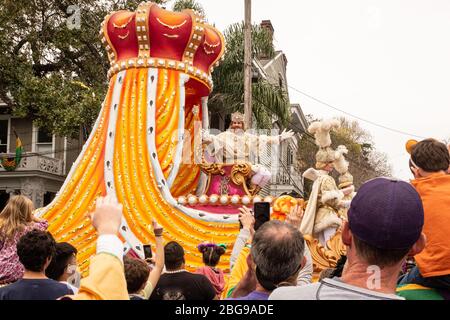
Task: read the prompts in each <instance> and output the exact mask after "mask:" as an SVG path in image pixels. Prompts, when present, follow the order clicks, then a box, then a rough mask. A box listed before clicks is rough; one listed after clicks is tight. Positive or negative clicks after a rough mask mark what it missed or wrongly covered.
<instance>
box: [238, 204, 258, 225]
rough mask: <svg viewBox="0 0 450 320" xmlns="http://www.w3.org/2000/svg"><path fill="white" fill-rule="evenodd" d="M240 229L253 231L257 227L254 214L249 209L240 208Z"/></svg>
mask: <svg viewBox="0 0 450 320" xmlns="http://www.w3.org/2000/svg"><path fill="white" fill-rule="evenodd" d="M239 212H240V213H239V227H240V229H242V228H246V229H249V230H251V229H252V228H253V226H254V225H255V218H254V217H253V212H252V210H251V209H249V208H247V207H242V208H239Z"/></svg>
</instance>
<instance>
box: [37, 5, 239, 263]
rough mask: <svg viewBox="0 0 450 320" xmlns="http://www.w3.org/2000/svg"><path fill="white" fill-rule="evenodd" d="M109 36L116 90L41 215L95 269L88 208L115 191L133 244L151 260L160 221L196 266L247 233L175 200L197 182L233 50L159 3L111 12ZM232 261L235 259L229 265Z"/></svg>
mask: <svg viewBox="0 0 450 320" xmlns="http://www.w3.org/2000/svg"><path fill="white" fill-rule="evenodd" d="M100 33H101V36H102V38H103V44H104V45H105V47H106V50H107V52H108V57H109V60H110V62H111V69H110V71H109V74H108V76H109V89H108V93H107V95H106V98H105V100H104V103H103V105H102V109H101V111H100V114H99V116H98V118H97V121H96V123H95V125H94V128H93V130H92V133H91V135H90V137H89V139H88V141H87V142H86V144H85V145H84V147H83V150H82V152H81V154H80V155H79V157H78V159H77V161H76V162H75V163H74V165H73V167H72V169H71V171H70V173H69V175H68V176H67V179H66V181H65V183H64V185H63V187H62V188H61V190H60V192H59V193H58V195H57V196H56V198H55V199H54V201H53V202H52V203H51V204H49V205H48V206H47V207H45V208H41V209H39V210H38V214H39V215H40V216H42V217H44V218H45V219H48V220H49V222H50V227H49V231H50V232H52V234H53V235H54V236H55V238H56V239H57V241H68V242H70V243H72V244H74V245H75V246H76V247H77V248H78V252H79V253H78V258H79V260H80V263H81V268H82V270H83V271H86V270H87V269H86V268H87V265H88V258H89V257H90V256H91V255H93V254H94V253H95V250H96V248H95V240H96V234H95V231H94V229H93V228H92V226H91V224H90V222H89V220H88V219H87V218H86V213H87V212H88V211H89V210H91V209H92V208H93V206H94V203H95V199H96V198H97V197H99V196H105V195H111V196H113V197H116V198H117V199H118V201H119V202H121V203H122V204H123V208H124V212H123V221H122V226H121V229H120V230H121V238H122V240H123V241H124V243H125V246H126V250H130V249H131V250H133V251H135V253H137V254H138V255H140V256H141V257H143V248H142V245H143V244H147V243H151V242H153V240H154V239H153V233H152V232H151V223H152V220H156V221H157V222H158V223H159V224H160V225H162V226H163V227H164V238H165V240H166V241H171V240H174V241H177V242H179V243H180V244H181V245H182V246H183V247H184V248H185V250H186V252H187V253H188V254H187V257H189V258H188V260H187V261H186V265H187V267H188V268H191V269H192V268H196V267H198V266H200V265H201V264H202V257H201V255H200V254H199V253H198V252H197V250H196V247H197V245H198V244H199V243H201V242H204V241H211V242H214V243H224V244H225V245H227V246H228V247H231V246H232V244H233V242H234V238H235V236H236V235H237V232H238V227H237V215H231V216H229V215H222V214H214V213H210V212H206V211H201V210H196V209H195V208H192V207H188V206H184V205H183V204H180V203H179V202H178V201H177V200H175V198H177V197H178V196H180V195H187V194H194V193H195V190H196V188H197V184H198V180H199V177H200V168H199V165H198V164H196V163H194V162H195V161H194V157H195V153H196V152H198V150H196V148H195V146H194V140H195V139H196V138H199V139H200V140H201V130H200V129H201V128H195V126H196V123H197V126H198V123H200V127H201V123H202V121H203V122H207V117H208V114H207V112H205V110H207V109H206V108H207V107H206V106H207V97H208V95H209V94H210V92H211V89H212V80H211V72H212V71H213V68H214V66H217V64H218V62H219V61H220V59H221V57H222V55H223V54H224V49H225V43H224V38H223V36H222V34H221V33H220V32H219V31H217V30H216V29H215V28H214V27H212V26H210V25H208V24H207V23H205V21H204V18H203V17H202V16H200V15H199V14H197V13H196V12H194V11H191V10H185V11H183V12H181V13H175V12H170V11H166V10H163V9H161V8H159V7H158V6H157V5H156V4H154V3H151V2H147V3H141V4H140V5H139V7H138V9H137V10H136V11H135V12H129V11H118V12H113V13H111V14H109V15H108V16H107V17H106V18H105V20H104V22H103V24H102V28H101V32H100ZM197 129H199V130H197ZM196 132H198V133H199V134H200V137H197V136H196ZM200 145H201V144H200ZM200 152H201V150H200ZM228 265H229V256H227V255H226V256H225V257H224V258H223V259H222V264H221V266H220V267H223V268H225V269H226V268H227V266H228Z"/></svg>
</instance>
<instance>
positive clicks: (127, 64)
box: [101, 2, 225, 88]
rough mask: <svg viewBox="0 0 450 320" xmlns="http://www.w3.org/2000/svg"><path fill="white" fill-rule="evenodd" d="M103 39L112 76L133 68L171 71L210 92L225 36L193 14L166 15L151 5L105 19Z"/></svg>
mask: <svg viewBox="0 0 450 320" xmlns="http://www.w3.org/2000/svg"><path fill="white" fill-rule="evenodd" d="M101 35H102V36H103V40H102V41H103V43H104V44H105V45H106V50H107V51H108V57H109V61H110V62H111V66H112V67H111V69H110V71H109V76H112V75H113V74H115V73H117V72H119V71H120V70H124V69H127V68H131V67H159V68H171V69H176V70H180V71H183V72H186V73H187V74H189V75H190V76H191V77H194V78H195V79H197V80H199V81H201V82H203V83H204V84H206V85H207V86H208V88H211V87H212V80H211V72H212V71H213V66H217V65H218V61H219V60H220V59H221V58H222V56H223V54H224V49H225V41H224V38H223V35H222V34H221V33H220V32H219V31H218V30H217V29H215V28H214V27H212V26H210V25H207V24H206V23H205V21H204V19H203V18H202V17H200V16H199V15H198V14H197V13H195V12H194V11H192V10H184V11H183V12H172V11H167V10H164V9H161V8H160V7H158V6H157V5H156V4H154V3H152V2H147V3H144V2H143V3H141V4H140V5H139V7H138V9H137V10H136V12H129V11H118V12H113V13H112V14H110V15H108V16H106V18H105V21H104V22H103V24H102V30H101Z"/></svg>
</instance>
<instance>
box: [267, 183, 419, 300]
mask: <svg viewBox="0 0 450 320" xmlns="http://www.w3.org/2000/svg"><path fill="white" fill-rule="evenodd" d="M423 223H424V216H423V206H422V201H421V199H420V196H419V194H418V193H417V191H416V190H415V189H414V187H413V186H411V185H410V184H408V183H406V182H404V181H399V180H393V179H387V178H377V179H373V180H370V181H368V182H366V183H365V184H364V185H363V186H361V188H360V189H359V191H358V193H357V194H356V196H355V198H354V199H353V201H352V203H351V205H350V210H349V212H348V222H345V223H344V225H343V229H342V241H343V243H344V244H345V245H346V246H347V262H346V264H345V266H344V270H343V272H342V277H341V278H332V279H323V280H322V281H320V282H317V283H314V284H310V285H307V286H303V287H284V288H279V289H277V290H275V291H274V292H273V293H272V295H271V296H270V298H269V299H270V300H398V299H403V298H402V297H399V296H397V295H395V292H396V286H397V279H398V276H399V273H400V270H401V268H402V264H403V262H404V261H405V259H406V258H407V257H408V256H413V255H415V254H417V253H419V252H420V251H422V250H423V248H424V247H425V241H426V239H425V236H424V234H423V233H422V227H423Z"/></svg>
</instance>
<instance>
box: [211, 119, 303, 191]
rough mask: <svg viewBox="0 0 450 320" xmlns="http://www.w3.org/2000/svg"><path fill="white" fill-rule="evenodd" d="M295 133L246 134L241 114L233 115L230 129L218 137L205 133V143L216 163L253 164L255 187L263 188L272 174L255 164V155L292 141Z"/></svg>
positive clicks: (252, 180) (253, 182)
mask: <svg viewBox="0 0 450 320" xmlns="http://www.w3.org/2000/svg"><path fill="white" fill-rule="evenodd" d="M293 136H294V132H292V131H291V130H289V131H286V130H284V131H283V132H282V133H281V135H279V136H267V135H254V134H251V133H248V132H245V128H244V115H242V114H241V113H239V112H236V113H233V114H232V115H231V124H230V128H229V129H228V130H227V131H225V132H222V133H220V134H218V135H215V136H214V135H210V134H209V133H208V132H206V131H204V132H203V143H204V144H207V145H208V148H207V153H209V155H210V156H212V157H213V161H214V162H215V163H228V164H231V163H239V162H248V163H251V164H252V173H253V175H252V179H251V182H252V184H254V185H257V186H259V187H261V188H262V187H263V186H264V185H266V184H267V183H268V182H269V181H270V178H271V172H270V171H269V170H268V169H267V168H266V167H264V166H263V165H260V164H254V163H255V161H254V160H255V159H254V155H255V154H256V153H257V152H258V150H261V148H264V146H265V145H267V144H279V143H280V142H281V141H284V140H287V139H291V138H292V137H293Z"/></svg>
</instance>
